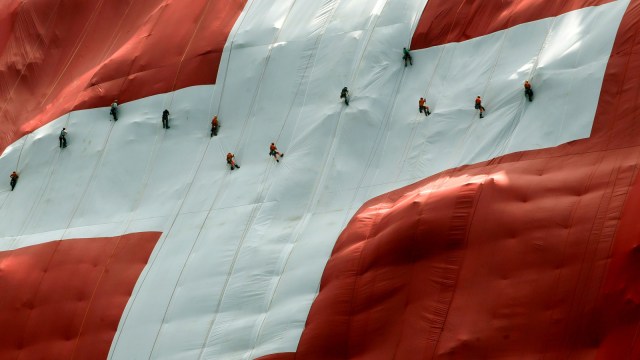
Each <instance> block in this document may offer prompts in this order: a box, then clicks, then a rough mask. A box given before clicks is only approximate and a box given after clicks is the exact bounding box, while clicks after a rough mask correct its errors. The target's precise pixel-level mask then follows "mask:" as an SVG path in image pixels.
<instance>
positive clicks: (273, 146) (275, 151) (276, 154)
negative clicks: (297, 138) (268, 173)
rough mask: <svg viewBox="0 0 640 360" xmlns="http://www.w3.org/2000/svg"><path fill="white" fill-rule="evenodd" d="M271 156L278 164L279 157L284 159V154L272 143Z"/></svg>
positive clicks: (270, 147)
mask: <svg viewBox="0 0 640 360" xmlns="http://www.w3.org/2000/svg"><path fill="white" fill-rule="evenodd" d="M269 155H270V156H273V158H274V159H276V162H280V160H279V159H278V156H280V157H284V154H283V153H281V152H279V151H278V148H277V147H276V144H274V143H271V145H270V146H269Z"/></svg>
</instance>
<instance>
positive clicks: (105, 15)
mask: <svg viewBox="0 0 640 360" xmlns="http://www.w3.org/2000/svg"><path fill="white" fill-rule="evenodd" d="M244 4H245V0H229V1H213V0H189V1H188V6H185V5H186V3H185V2H183V1H169V0H146V1H134V0H109V1H104V0H100V1H86V0H28V1H24V0H5V1H3V2H2V4H0V14H2V15H0V17H1V18H0V20H2V21H1V25H0V53H2V57H0V99H2V101H1V102H0V124H2V126H0V153H2V152H3V151H4V149H5V148H6V147H7V146H8V145H9V144H11V143H12V142H14V141H15V140H17V139H19V138H20V137H21V136H23V135H25V134H26V133H29V132H31V131H33V130H35V129H37V128H39V127H41V126H42V125H44V124H46V123H47V122H49V121H51V120H54V119H55V118H57V117H58V116H60V115H63V114H65V113H68V112H70V111H72V110H78V109H88V108H95V107H100V106H107V105H109V104H111V102H112V101H113V100H114V99H118V100H119V101H120V103H121V104H122V103H125V102H128V101H131V100H135V99H140V98H143V97H146V96H150V95H154V94H159V93H164V92H168V91H172V90H177V89H182V88H184V87H187V86H193V85H203V84H213V83H214V82H215V79H216V75H217V72H218V67H219V64H220V57H221V56H222V49H223V47H224V45H225V42H226V41H227V37H228V34H229V31H230V30H231V27H232V26H233V24H234V23H235V21H236V19H237V18H238V16H239V15H240V12H241V11H242V9H243V8H244Z"/></svg>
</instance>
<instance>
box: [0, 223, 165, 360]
mask: <svg viewBox="0 0 640 360" xmlns="http://www.w3.org/2000/svg"><path fill="white" fill-rule="evenodd" d="M159 237H160V233H155V232H153V233H151V232H149V233H134V234H128V235H123V236H119V237H112V238H92V239H74V240H64V241H53V242H48V243H44V244H40V245H34V246H28V247H25V248H20V249H17V250H11V251H3V252H0V275H1V276H0V294H2V295H1V296H0V324H2V326H0V359H18V358H19V359H21V360H28V359H45V358H52V357H54V358H56V359H105V358H106V357H107V354H108V353H109V347H110V346H111V341H112V340H113V336H114V334H115V332H116V329H117V327H118V323H119V321H120V317H121V316H122V312H123V310H124V307H125V305H126V304H127V301H128V300H129V296H130V295H131V292H132V290H133V286H134V285H135V283H136V281H137V280H138V277H139V276H140V272H141V271H142V269H143V268H144V266H145V265H146V263H147V260H148V259H149V256H150V254H151V251H152V250H153V248H154V246H155V245H156V242H157V241H158V239H159Z"/></svg>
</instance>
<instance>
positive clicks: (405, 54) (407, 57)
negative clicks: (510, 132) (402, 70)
mask: <svg viewBox="0 0 640 360" xmlns="http://www.w3.org/2000/svg"><path fill="white" fill-rule="evenodd" d="M402 60H404V67H407V61H408V62H409V64H411V66H413V59H412V58H411V54H409V50H407V48H402Z"/></svg>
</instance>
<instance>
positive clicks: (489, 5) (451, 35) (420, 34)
mask: <svg viewBox="0 0 640 360" xmlns="http://www.w3.org/2000/svg"><path fill="white" fill-rule="evenodd" d="M612 1H614V0H562V1H550V0H499V1H498V0H491V1H469V0H429V2H427V6H426V7H425V8H424V11H423V13H422V17H421V18H420V22H419V23H418V27H417V28H416V32H415V33H414V34H413V39H412V40H411V49H413V50H417V49H424V48H428V47H431V46H437V45H442V44H447V43H452V42H461V41H466V40H469V39H473V38H477V37H480V36H484V35H488V34H491V33H494V32H496V31H500V30H505V29H508V28H510V27H514V26H516V25H520V24H524V23H526V22H531V21H536V20H541V19H544V18H548V17H553V16H558V15H562V14H564V13H567V12H570V11H573V10H578V9H582V8H585V7H589V6H597V5H602V4H606V3H609V2H612Z"/></svg>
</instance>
